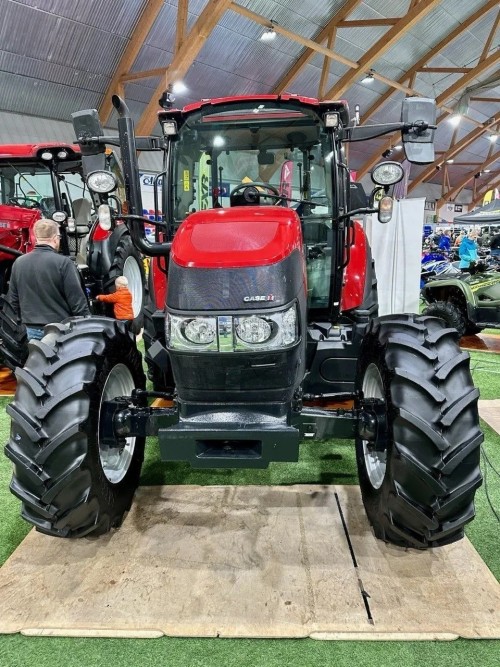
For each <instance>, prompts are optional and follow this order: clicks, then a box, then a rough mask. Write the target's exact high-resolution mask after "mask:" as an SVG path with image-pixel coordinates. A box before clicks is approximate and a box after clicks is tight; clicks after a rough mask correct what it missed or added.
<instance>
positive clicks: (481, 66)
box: [357, 52, 500, 192]
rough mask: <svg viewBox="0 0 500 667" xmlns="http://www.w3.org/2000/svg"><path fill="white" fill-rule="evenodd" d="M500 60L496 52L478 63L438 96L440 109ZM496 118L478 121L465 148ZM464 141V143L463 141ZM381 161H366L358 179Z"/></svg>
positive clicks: (412, 185) (431, 169)
mask: <svg viewBox="0 0 500 667" xmlns="http://www.w3.org/2000/svg"><path fill="white" fill-rule="evenodd" d="M499 60H500V52H495V53H492V54H491V55H490V56H489V57H488V58H486V59H485V60H483V61H482V62H481V63H478V64H477V65H476V67H474V68H473V69H472V70H471V71H470V72H467V74H464V75H463V76H462V77H460V79H458V81H455V82H454V83H453V84H452V85H451V86H450V87H449V88H447V89H446V90H445V91H443V92H442V93H441V94H440V95H438V97H437V98H436V104H437V105H438V107H442V108H443V105H444V104H445V103H446V102H447V100H448V99H449V98H450V97H453V95H455V93H456V92H457V91H458V90H461V89H462V88H465V87H466V86H467V83H468V82H469V81H470V80H471V79H473V78H475V77H476V76H479V75H480V74H481V73H482V72H484V71H485V70H487V69H489V68H490V67H493V65H495V64H496V62H498V61H499ZM450 113H451V110H450V109H446V112H445V113H444V114H442V115H441V116H440V117H439V118H438V120H437V124H438V125H439V123H440V122H441V121H442V120H444V119H445V118H446V117H447V116H448V115H449V114H450ZM496 118H497V117H494V119H495V120H493V122H491V119H490V121H488V122H487V123H477V121H476V124H477V127H476V130H474V131H473V132H471V133H470V134H469V135H467V137H472V138H471V140H470V141H469V142H468V143H467V144H465V146H464V147H466V146H468V145H469V143H472V141H475V140H476V139H477V137H479V136H480V135H481V134H483V133H484V132H485V131H486V130H487V129H489V128H490V127H491V125H494V124H495V123H496V122H497V120H496ZM471 122H472V121H471ZM475 133H477V134H475ZM462 141H463V140H462ZM392 142H393V139H392V138H391V137H389V138H388V139H387V141H386V143H385V145H384V146H382V147H381V148H380V154H382V153H383V152H384V151H385V150H386V149H387V148H389V147H390V145H391V143H392ZM461 143H462V142H459V143H458V144H457V146H459V145H460V144H461ZM458 152H460V151H455V147H454V149H453V155H451V154H450V151H447V152H446V153H445V155H446V156H447V159H448V158H450V157H453V156H454V155H456V154H457V153H458ZM379 160H380V157H379V155H376V156H372V157H371V158H370V159H369V160H367V161H366V162H365V163H364V164H363V165H362V166H361V167H360V168H359V169H358V170H357V172H358V178H362V177H363V176H364V175H365V174H366V173H367V172H368V171H370V169H372V168H373V166H374V165H376V164H377V162H379ZM440 161H441V158H440ZM436 166H437V162H434V164H433V165H431V166H430V167H428V168H427V169H426V170H424V171H423V172H422V173H421V174H420V175H419V176H418V177H417V178H416V179H414V180H413V181H412V182H411V183H410V185H409V186H408V192H411V190H412V189H413V188H415V187H416V185H418V184H419V183H422V182H423V181H424V180H426V179H427V178H428V177H429V176H431V175H432V174H434V173H435V169H436ZM423 174H427V175H426V177H425V178H422V175H423Z"/></svg>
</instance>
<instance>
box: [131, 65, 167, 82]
mask: <svg viewBox="0 0 500 667" xmlns="http://www.w3.org/2000/svg"><path fill="white" fill-rule="evenodd" d="M165 71H166V70H165V67H156V68H155V69H147V70H143V71H141V72H129V73H128V74H123V75H122V76H121V77H120V81H121V82H122V83H128V82H129V81H137V80H138V79H148V78H149V77H152V76H164V74H165Z"/></svg>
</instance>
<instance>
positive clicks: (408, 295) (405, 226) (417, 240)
mask: <svg viewBox="0 0 500 667" xmlns="http://www.w3.org/2000/svg"><path fill="white" fill-rule="evenodd" d="M424 203H425V199H402V200H401V201H395V202H394V211H393V216H392V220H391V221H390V222H388V223H387V224H383V223H380V222H379V221H378V219H377V216H376V214H373V215H371V216H368V219H367V223H366V234H367V236H368V240H369V242H370V245H371V248H372V254H373V259H374V260H375V271H376V274H377V282H378V298H379V315H388V314H391V313H418V310H419V302H420V263H421V258H422V224H423V221H424Z"/></svg>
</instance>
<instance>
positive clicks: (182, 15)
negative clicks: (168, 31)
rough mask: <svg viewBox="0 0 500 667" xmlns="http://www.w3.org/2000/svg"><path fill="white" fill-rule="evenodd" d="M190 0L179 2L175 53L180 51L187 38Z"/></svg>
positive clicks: (180, 0)
mask: <svg viewBox="0 0 500 667" xmlns="http://www.w3.org/2000/svg"><path fill="white" fill-rule="evenodd" d="M188 5H189V0H178V2H177V26H176V31H175V48H174V53H179V51H180V50H181V46H182V45H183V44H184V40H185V38H186V25H187V13H188Z"/></svg>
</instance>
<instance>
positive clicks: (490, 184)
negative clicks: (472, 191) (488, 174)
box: [472, 174, 500, 206]
mask: <svg viewBox="0 0 500 667" xmlns="http://www.w3.org/2000/svg"><path fill="white" fill-rule="evenodd" d="M499 183H500V174H493V176H492V178H490V180H489V181H487V182H486V185H483V186H482V187H481V188H480V189H479V190H478V191H477V195H476V196H475V197H474V198H473V200H472V205H473V206H477V204H478V203H479V202H480V201H482V200H483V198H484V195H485V194H486V193H487V192H488V190H494V189H495V188H496V186H497V185H498V184H499Z"/></svg>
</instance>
